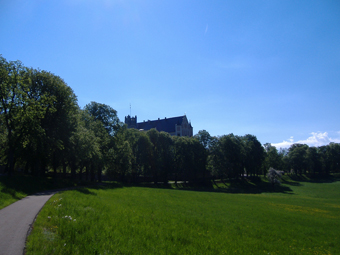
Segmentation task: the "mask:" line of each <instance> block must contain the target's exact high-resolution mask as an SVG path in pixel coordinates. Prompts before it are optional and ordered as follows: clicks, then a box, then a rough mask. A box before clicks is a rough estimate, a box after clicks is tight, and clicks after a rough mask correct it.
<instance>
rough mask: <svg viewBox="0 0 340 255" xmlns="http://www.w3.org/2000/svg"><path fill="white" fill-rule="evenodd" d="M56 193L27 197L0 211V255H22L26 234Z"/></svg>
mask: <svg viewBox="0 0 340 255" xmlns="http://www.w3.org/2000/svg"><path fill="white" fill-rule="evenodd" d="M55 193H56V191H47V192H41V193H37V194H34V195H31V196H27V197H25V198H23V199H21V200H19V201H17V202H15V203H13V204H11V205H9V206H7V207H5V208H3V209H2V210H0V255H22V254H23V253H24V248H25V242H26V236H27V232H28V230H29V228H30V226H31V224H32V223H33V221H34V219H35V217H36V216H37V214H38V213H39V212H40V210H41V208H42V207H43V206H44V204H45V203H46V202H47V200H49V199H50V197H51V196H53V194H55Z"/></svg>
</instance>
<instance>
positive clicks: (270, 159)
mask: <svg viewBox="0 0 340 255" xmlns="http://www.w3.org/2000/svg"><path fill="white" fill-rule="evenodd" d="M264 148H265V160H264V169H265V170H267V169H269V168H271V167H272V168H274V169H282V163H283V162H282V157H281V156H280V154H279V152H278V150H277V149H276V147H275V146H272V145H271V144H270V143H266V144H264Z"/></svg>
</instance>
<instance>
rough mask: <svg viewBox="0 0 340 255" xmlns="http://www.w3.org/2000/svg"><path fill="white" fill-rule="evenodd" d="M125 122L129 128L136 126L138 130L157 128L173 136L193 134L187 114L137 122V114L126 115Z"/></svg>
mask: <svg viewBox="0 0 340 255" xmlns="http://www.w3.org/2000/svg"><path fill="white" fill-rule="evenodd" d="M125 124H127V126H128V128H136V129H138V130H150V129H152V128H155V129H157V130H158V131H164V132H167V133H169V134H170V135H172V136H189V137H191V136H193V128H192V126H191V123H190V121H188V119H187V116H186V115H184V116H179V117H173V118H164V119H158V120H148V121H143V122H137V116H135V117H131V116H130V115H128V116H126V117H125Z"/></svg>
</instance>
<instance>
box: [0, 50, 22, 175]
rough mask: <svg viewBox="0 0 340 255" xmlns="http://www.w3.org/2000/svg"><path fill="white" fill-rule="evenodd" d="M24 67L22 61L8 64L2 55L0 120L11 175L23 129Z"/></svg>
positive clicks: (0, 64)
mask: <svg viewBox="0 0 340 255" xmlns="http://www.w3.org/2000/svg"><path fill="white" fill-rule="evenodd" d="M23 71H24V66H23V65H22V63H21V62H20V61H16V62H13V61H12V62H7V60H6V59H5V58H3V57H2V55H0V118H1V124H2V125H3V126H4V127H5V130H6V158H5V161H6V165H7V171H8V174H9V175H11V174H12V172H13V170H14V164H15V150H16V148H17V146H16V143H17V142H18V138H17V136H18V132H20V128H21V127H22V120H21V112H22V104H23V100H22V94H23V90H24V88H23V86H24V85H23V83H22V75H21V74H22V72H23Z"/></svg>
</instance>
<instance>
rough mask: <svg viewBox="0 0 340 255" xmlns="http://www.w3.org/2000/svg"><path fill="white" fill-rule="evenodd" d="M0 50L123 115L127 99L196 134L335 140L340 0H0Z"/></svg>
mask: <svg viewBox="0 0 340 255" xmlns="http://www.w3.org/2000/svg"><path fill="white" fill-rule="evenodd" d="M0 54H2V56H3V57H4V58H6V59H7V60H8V61H10V60H21V61H22V62H23V64H24V65H25V66H28V67H33V68H40V69H42V70H47V71H50V72H52V73H54V74H56V75H58V76H60V77H61V78H63V79H64V80H65V82H66V83H67V84H68V85H69V86H70V87H71V88H72V89H73V90H74V92H75V94H76V95H77V96H78V103H79V105H80V106H81V107H84V106H85V105H86V104H88V103H90V102H91V101H96V102H99V103H104V104H107V105H110V106H111V107H112V108H114V109H115V110H117V111H118V116H119V118H120V120H121V121H124V117H125V116H126V115H128V114H130V104H131V113H132V115H133V116H134V115H137V118H138V121H143V120H148V119H150V120H154V119H157V118H164V117H175V116H180V115H184V114H186V115H187V117H188V119H189V120H191V123H192V126H193V127H194V134H195V133H197V132H198V131H199V130H202V129H205V130H207V131H208V132H209V133H210V134H211V135H215V136H217V135H224V134H229V133H234V134H235V135H245V134H252V135H255V136H256V137H257V138H258V139H259V141H260V142H261V143H263V144H264V143H267V142H269V143H272V144H274V145H275V146H277V147H287V146H289V145H290V144H291V143H292V142H302V143H306V144H308V145H309V146H320V145H324V144H328V143H329V142H340V118H339V113H340V1H338V0H317V1H313V0H306V1H304V0H300V1H295V0H284V1H278V0H249V1H242V0H240V1H234V0H219V1H217V0H216V1H214V0H212V1H201V0H169V1H165V0H164V1H163V0H162V1H159V0H30V1H27V0H0Z"/></svg>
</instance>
